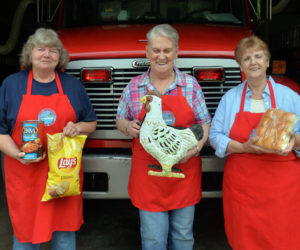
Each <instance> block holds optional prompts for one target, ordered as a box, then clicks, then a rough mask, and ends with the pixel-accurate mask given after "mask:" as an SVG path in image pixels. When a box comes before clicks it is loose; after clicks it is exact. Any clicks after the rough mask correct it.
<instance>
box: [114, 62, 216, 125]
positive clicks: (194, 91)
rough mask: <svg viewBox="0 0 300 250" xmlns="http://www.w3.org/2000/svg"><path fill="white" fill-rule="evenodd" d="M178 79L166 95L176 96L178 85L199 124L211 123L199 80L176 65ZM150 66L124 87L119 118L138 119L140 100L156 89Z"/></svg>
mask: <svg viewBox="0 0 300 250" xmlns="http://www.w3.org/2000/svg"><path fill="white" fill-rule="evenodd" d="M174 71H175V73H176V79H175V80H174V81H173V82H172V83H171V85H170V86H169V87H168V89H167V91H166V93H165V95H174V96H176V95H177V94H178V93H177V87H178V86H180V87H181V89H182V95H183V96H185V97H186V99H187V102H188V104H189V105H190V107H191V108H192V110H193V112H194V115H195V121H196V123H199V124H207V123H210V121H211V118H210V115H209V113H208V110H207V107H206V104H205V100H204V95H203V92H202V90H201V87H200V85H199V84H198V82H197V80H196V79H195V78H194V77H193V76H190V75H188V74H185V73H182V72H180V71H179V70H178V69H177V68H176V67H174ZM149 72H150V68H149V69H148V71H147V72H145V73H144V74H142V75H139V76H137V77H134V78H133V79H132V80H131V81H130V83H129V84H128V85H127V86H126V87H125V88H124V90H123V93H122V96H121V98H120V101H119V106H118V110H117V117H116V118H117V119H127V120H138V116H139V113H140V112H141V110H142V107H143V103H142V102H141V101H140V98H142V97H143V96H144V95H146V93H147V92H148V91H153V90H156V89H155V87H154V85H153V84H152V83H151V81H150V78H149Z"/></svg>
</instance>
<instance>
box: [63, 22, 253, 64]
mask: <svg viewBox="0 0 300 250" xmlns="http://www.w3.org/2000/svg"><path fill="white" fill-rule="evenodd" d="M152 26H153V25H145V24H142V25H111V26H93V27H81V28H73V29H64V30H60V31H59V35H60V38H61V40H62V42H63V44H64V46H65V48H66V49H67V50H68V51H69V53H70V58H71V60H76V59H87V58H94V59H100V58H136V57H145V45H146V33H147V31H148V30H149V29H150V28H151V27H152ZM174 27H175V28H176V29H177V31H178V33H179V57H222V58H228V57H229V58H232V57H233V51H234V49H235V46H236V44H237V42H238V41H239V40H240V39H241V38H242V37H244V36H248V35H251V34H252V32H251V30H250V29H249V28H246V27H244V28H241V27H233V26H221V25H218V26H217V25H199V24H188V25H187V24H185V25H174Z"/></svg>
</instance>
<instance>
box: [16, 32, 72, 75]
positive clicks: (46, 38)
mask: <svg viewBox="0 0 300 250" xmlns="http://www.w3.org/2000/svg"><path fill="white" fill-rule="evenodd" d="M45 45H47V46H51V47H53V48H56V49H57V50H58V51H59V60H58V65H57V69H60V70H61V69H63V68H65V67H66V66H67V64H68V62H69V53H68V51H67V50H66V49H65V48H64V46H63V44H62V42H61V40H60V39H59V37H58V35H57V33H56V32H55V31H54V30H52V29H48V28H38V29H37V30H36V31H35V32H34V34H32V35H31V36H29V38H28V40H27V42H26V43H25V44H24V46H23V48H22V52H21V55H20V63H21V65H22V66H23V67H24V68H25V69H31V68H32V63H31V51H32V49H33V48H34V47H35V46H45Z"/></svg>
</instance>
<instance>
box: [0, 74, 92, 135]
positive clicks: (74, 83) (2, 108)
mask: <svg viewBox="0 0 300 250" xmlns="http://www.w3.org/2000/svg"><path fill="white" fill-rule="evenodd" d="M58 75H59V79H60V81H61V85H62V88H63V92H64V94H66V95H67V96H68V98H69V101H70V103H71V105H72V107H73V109H74V111H75V114H76V121H77V122H79V121H96V120H97V116H96V114H95V112H94V110H93V107H92V105H91V102H90V100H89V97H88V95H87V94H86V91H85V88H84V86H83V85H82V83H81V82H80V81H79V80H78V79H77V78H75V77H74V76H71V75H68V74H66V73H63V72H59V73H58ZM27 79H28V71H27V70H24V71H21V72H17V73H15V74H12V75H10V76H8V77H7V78H5V79H4V81H3V84H2V86H1V89H0V134H11V133H12V131H13V128H14V125H15V122H16V119H17V116H18V112H19V109H20V105H21V102H22V98H23V95H24V94H26V91H27ZM55 93H58V89H57V85H56V81H55V80H53V81H51V82H49V83H40V82H37V81H35V80H33V81H32V91H31V94H32V95H45V96H50V95H52V94H55Z"/></svg>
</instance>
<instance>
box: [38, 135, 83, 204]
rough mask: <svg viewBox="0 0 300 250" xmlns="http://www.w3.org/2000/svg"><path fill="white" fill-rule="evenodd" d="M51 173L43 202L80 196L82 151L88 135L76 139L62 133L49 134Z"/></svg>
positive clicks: (49, 173)
mask: <svg viewBox="0 0 300 250" xmlns="http://www.w3.org/2000/svg"><path fill="white" fill-rule="evenodd" d="M47 138H48V162H49V172H48V179H47V183H46V188H45V193H44V195H43V197H42V201H48V200H51V199H54V198H59V197H65V196H71V195H79V194H80V179H79V171H80V167H81V158H82V149H83V147H84V143H85V140H86V138H87V136H86V135H77V136H74V137H68V136H65V137H63V138H62V133H57V134H54V135H50V134H47Z"/></svg>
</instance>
